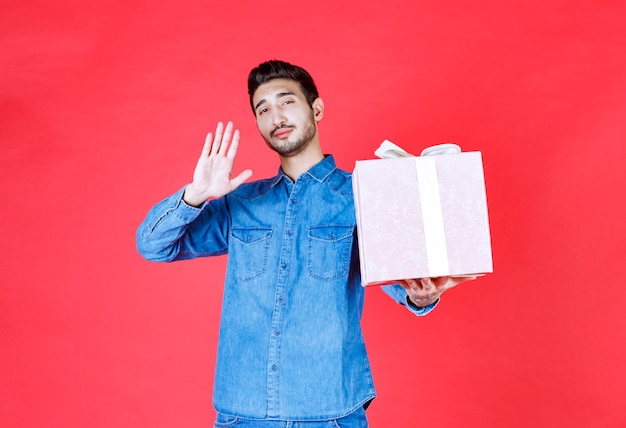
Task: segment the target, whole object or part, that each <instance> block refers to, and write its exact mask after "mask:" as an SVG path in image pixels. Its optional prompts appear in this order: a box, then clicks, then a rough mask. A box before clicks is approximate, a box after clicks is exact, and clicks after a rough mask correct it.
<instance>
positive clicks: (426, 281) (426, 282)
mask: <svg viewBox="0 0 626 428" xmlns="http://www.w3.org/2000/svg"><path fill="white" fill-rule="evenodd" d="M420 284H421V285H422V289H424V290H430V289H432V288H434V287H435V284H433V280H432V279H431V278H420Z"/></svg>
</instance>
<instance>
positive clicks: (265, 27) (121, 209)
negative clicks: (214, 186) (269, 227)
mask: <svg viewBox="0 0 626 428" xmlns="http://www.w3.org/2000/svg"><path fill="white" fill-rule="evenodd" d="M1 9H2V12H1V13H0V34H1V37H0V52H1V55H0V79H1V81H0V85H1V86H0V97H1V98H0V112H1V114H0V123H1V126H0V141H1V147H0V171H1V172H0V174H1V177H2V180H1V181H0V204H1V214H0V215H1V219H2V221H1V222H0V236H1V237H2V238H1V239H2V245H1V246H0V260H1V267H0V282H1V287H0V426H2V427H42V426H45V427H66V428H70V427H96V428H99V427H188V428H192V427H208V426H211V423H212V420H213V416H214V412H213V409H212V407H211V390H212V376H213V366H214V356H215V350H216V339H217V329H218V319H219V311H220V299H221V284H222V279H223V274H224V263H225V258H218V259H203V260H195V261H191V262H182V263H175V264H153V263H149V262H146V261H144V260H142V259H141V258H140V256H139V255H138V254H137V253H136V251H135V244H134V233H135V229H136V227H137V226H138V224H139V223H140V222H141V220H142V219H143V217H144V216H145V214H146V212H147V210H148V209H149V208H150V206H151V205H152V204H153V203H155V202H157V201H158V200H160V199H161V198H163V197H165V196H167V195H168V194H170V193H172V192H174V191H176V190H178V189H179V188H180V187H182V186H183V185H184V184H185V183H186V182H187V181H188V180H190V179H191V173H192V171H193V167H194V165H195V161H196V158H197V156H198V154H199V152H200V148H201V146H202V143H203V140H204V136H205V134H206V132H207V131H209V130H211V129H213V128H214V126H215V123H216V122H217V121H218V120H233V121H235V123H236V125H237V126H238V127H239V128H240V129H241V132H242V145H241V148H240V154H239V158H238V160H237V165H236V167H237V169H238V170H241V169H243V168H247V167H251V168H253V169H254V171H255V176H254V177H255V178H261V177H266V176H269V175H272V174H274V173H275V171H276V168H277V159H276V157H275V155H274V154H273V153H271V152H270V151H269V150H268V149H267V148H266V147H265V144H264V142H263V141H262V140H261V138H260V137H259V136H258V134H257V131H256V129H255V125H254V121H253V117H252V114H251V111H250V110H249V106H248V98H247V94H246V86H245V80H246V76H247V73H248V71H249V70H250V69H251V68H252V67H253V66H255V65H256V64H258V63H259V62H261V61H264V60H266V59H270V58H281V59H285V60H287V61H291V62H294V63H296V64H299V65H302V66H304V67H305V68H307V69H308V70H309V71H310V72H311V73H312V74H313V76H314V77H315V78H316V80H317V83H318V86H319V89H320V91H321V94H322V97H323V99H324V101H325V103H326V115H325V118H324V119H323V121H322V122H321V138H322V144H323V146H324V149H325V151H327V152H333V153H334V154H335V155H336V158H337V161H338V163H339V165H340V166H342V167H343V168H345V169H350V170H351V169H352V168H353V166H354V162H355V160H357V159H367V158H372V157H373V151H374V149H375V148H376V147H377V146H378V144H379V143H380V142H381V141H382V140H383V139H385V138H388V139H390V140H391V141H394V142H395V143H397V144H399V145H401V146H403V147H405V148H407V149H408V150H409V151H412V152H419V151H421V150H422V149H423V148H424V147H426V146H430V145H433V144H439V143H444V142H453V143H456V144H459V145H460V146H461V147H462V148H463V149H464V150H480V151H482V152H483V158H484V162H485V175H486V182H487V195H488V201H489V209H490V222H491V232H492V242H493V253H494V266H495V273H493V274H492V275H489V276H488V277H486V278H483V279H480V280H478V281H476V282H473V283H469V284H464V285H462V286H460V287H458V288H456V289H454V290H451V291H449V292H448V293H446V294H445V295H444V298H443V301H442V303H441V305H440V306H439V308H438V309H437V310H436V311H435V312H433V313H432V314H431V315H429V316H428V317H426V318H422V319H416V318H414V317H412V316H411V315H410V314H409V313H408V312H405V311H403V310H402V309H401V308H399V307H396V306H395V305H394V304H393V302H391V300H390V299H388V298H387V297H386V296H385V295H384V294H383V293H382V291H381V290H379V289H376V288H373V289H368V290H367V299H366V307H365V315H364V319H363V325H364V331H365V335H366V340H367V343H368V346H369V350H370V354H371V359H372V364H373V368H374V376H375V380H376V383H377V387H378V392H379V398H377V399H376V400H375V402H374V404H373V405H372V407H371V409H370V411H369V412H368V413H369V415H370V421H371V426H372V427H392V426H393V427H415V426H429V427H530V426H532V427H537V426H539V427H560V426H568V427H618V426H626V409H625V406H624V393H625V392H626V386H625V380H626V365H625V364H624V360H625V357H626V352H625V347H626V319H625V316H624V305H625V304H626V291H624V290H625V289H626V285H625V283H624V279H623V275H622V272H623V269H624V266H625V264H626V263H625V262H626V260H625V256H624V251H623V248H622V247H623V243H624V238H625V233H624V227H623V225H622V224H623V221H624V220H623V219H624V217H625V214H626V203H625V198H624V184H626V173H625V172H624V168H623V164H624V160H623V158H624V156H625V155H626V145H625V144H624V142H625V137H626V120H624V116H625V113H626V78H625V70H626V29H625V28H626V27H625V26H624V25H623V24H624V18H623V17H624V16H625V12H626V6H624V3H623V2H621V1H598V0H595V1H591V0H583V1H577V2H572V1H571V0H569V1H561V0H542V1H533V0H531V1H528V0H519V1H502V0H499V1H495V0H474V1H471V2H470V1H462V0H443V1H438V2H430V1H428V2H427V1H421V0H417V1H399V0H386V1H383V2H371V3H353V4H351V5H349V3H341V2H337V1H320V2H317V3H314V2H307V3H299V2H293V1H283V0H276V1H272V2H258V1H240V2H237V1H233V2H211V1H187V2H184V1H180V2H165V1H162V2H154V1H132V2H126V1H119V0H116V1H99V2H95V1H91V2H85V1H84V0H81V1H68V0H63V1H60V2H44V1H28V2H22V1H15V0H3V1H2V6H1ZM312 298H314V296H312Z"/></svg>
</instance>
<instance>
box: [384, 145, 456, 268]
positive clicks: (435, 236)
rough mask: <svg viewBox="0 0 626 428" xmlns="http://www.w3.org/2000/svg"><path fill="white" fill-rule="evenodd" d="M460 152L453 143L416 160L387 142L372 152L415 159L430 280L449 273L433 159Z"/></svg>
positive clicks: (435, 149)
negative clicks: (437, 156)
mask: <svg viewBox="0 0 626 428" xmlns="http://www.w3.org/2000/svg"><path fill="white" fill-rule="evenodd" d="M460 152H461V148H460V147H459V146H457V145H456V144H440V145H437V146H432V147H428V148H426V149H424V150H423V151H422V155H421V156H420V157H415V156H413V155H412V154H410V153H408V152H407V151H406V150H404V149H402V148H401V147H399V146H396V145H395V144H393V143H392V142H391V141H389V140H385V141H383V142H382V144H381V145H380V147H379V148H378V149H377V150H376V151H375V152H374V154H375V155H376V156H378V157H379V158H383V159H390V158H400V157H415V169H416V171H417V184H418V190H419V194H420V204H421V209H422V219H423V223H424V240H425V244H426V257H427V259H428V271H429V275H430V276H431V277H437V276H446V275H449V274H450V268H449V265H448V249H447V247H446V232H445V227H444V223H443V211H442V209H441V199H440V197H439V179H438V177H437V160H436V158H435V156H436V155H441V154H454V153H460Z"/></svg>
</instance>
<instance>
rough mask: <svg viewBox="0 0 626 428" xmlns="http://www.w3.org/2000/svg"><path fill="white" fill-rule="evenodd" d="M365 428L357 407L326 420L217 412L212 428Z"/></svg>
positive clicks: (363, 411)
mask: <svg viewBox="0 0 626 428" xmlns="http://www.w3.org/2000/svg"><path fill="white" fill-rule="evenodd" d="M231 427H232V428H257V427H258V428H367V418H366V416H365V410H364V409H363V408H362V407H359V408H358V409H357V410H356V411H354V412H352V413H351V414H349V415H348V416H344V417H343V418H339V419H332V420H328V421H311V422H309V421H305V422H298V421H260V420H253V419H243V418H237V417H233V416H229V415H225V414H223V413H218V414H217V419H216V421H215V425H214V428H231Z"/></svg>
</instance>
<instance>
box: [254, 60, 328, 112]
mask: <svg viewBox="0 0 626 428" xmlns="http://www.w3.org/2000/svg"><path fill="white" fill-rule="evenodd" d="M274 79H290V80H295V81H296V82H298V83H299V84H300V87H301V88H302V93H303V94H304V97H305V98H306V101H307V102H308V103H309V106H311V107H312V106H313V101H315V100H316V99H317V98H318V97H319V94H318V92H317V87H316V86H315V82H314V81H313V78H312V77H311V75H310V74H309V73H308V71H306V70H305V69H304V68H302V67H298V66H297V65H293V64H289V63H288V62H285V61H280V60H277V59H273V60H270V61H267V62H264V63H262V64H259V65H258V66H257V67H255V68H253V69H252V71H250V74H249V75H248V95H250V107H252V112H254V105H253V104H252V97H254V93H255V92H256V90H257V89H258V88H259V86H261V85H262V84H264V83H267V82H269V81H270V80H274Z"/></svg>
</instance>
